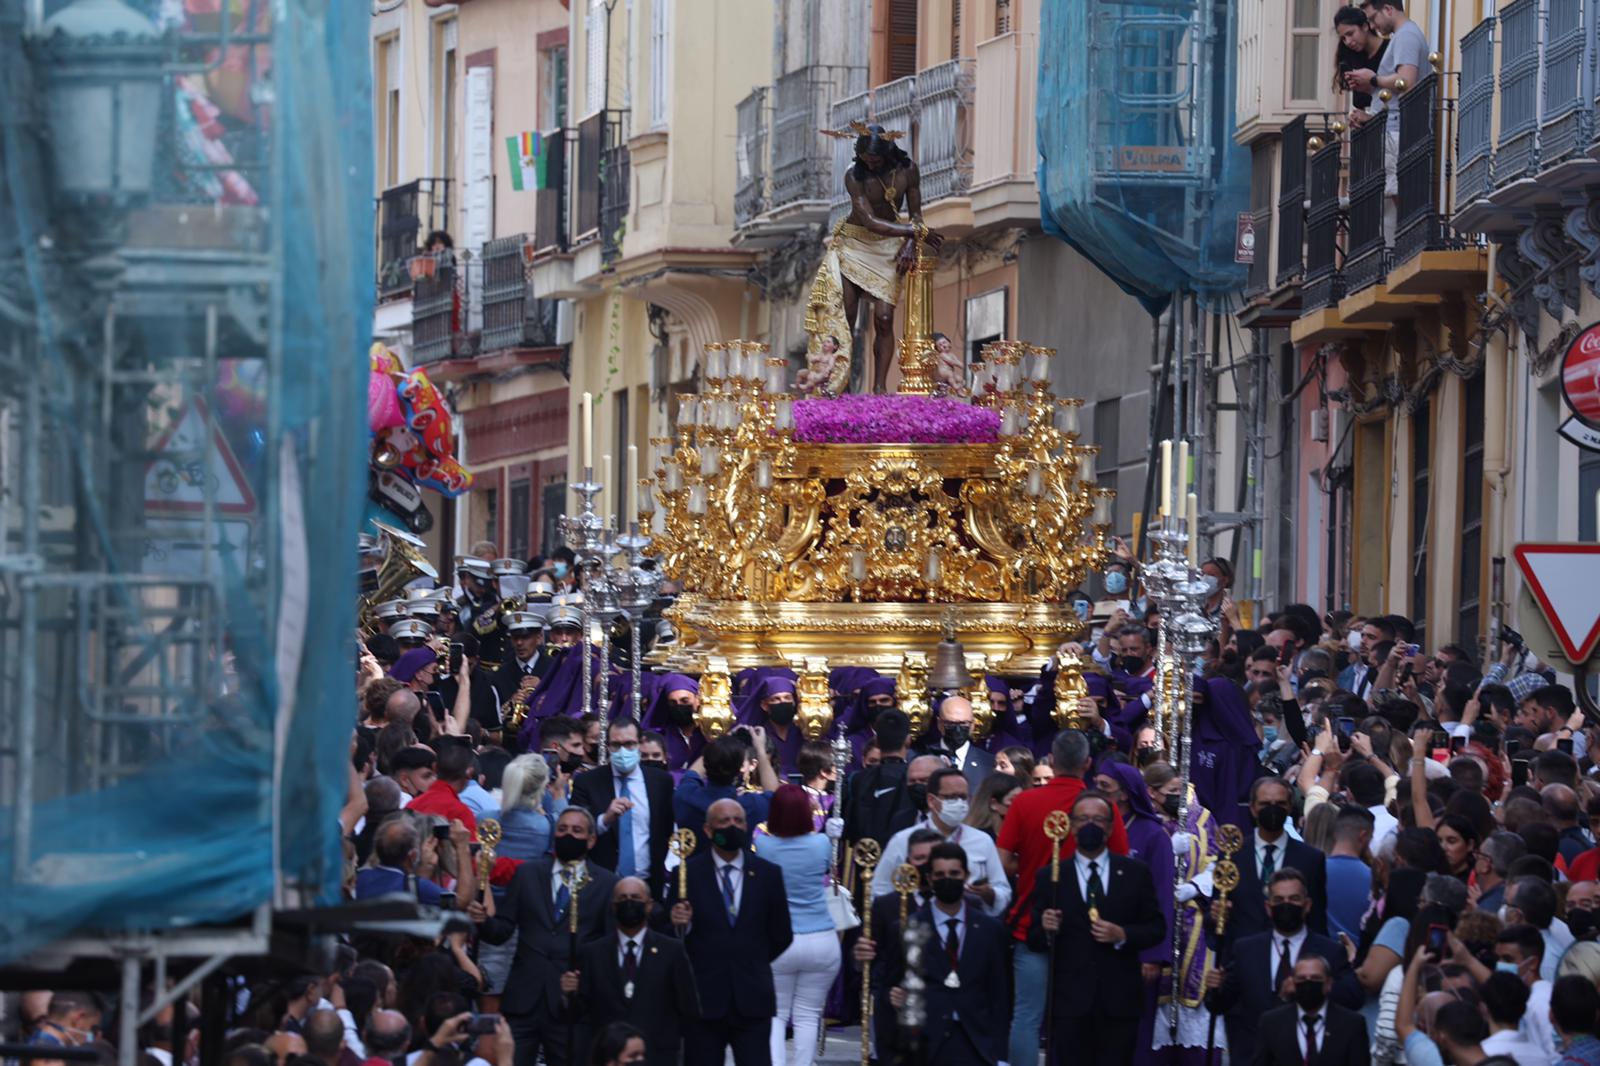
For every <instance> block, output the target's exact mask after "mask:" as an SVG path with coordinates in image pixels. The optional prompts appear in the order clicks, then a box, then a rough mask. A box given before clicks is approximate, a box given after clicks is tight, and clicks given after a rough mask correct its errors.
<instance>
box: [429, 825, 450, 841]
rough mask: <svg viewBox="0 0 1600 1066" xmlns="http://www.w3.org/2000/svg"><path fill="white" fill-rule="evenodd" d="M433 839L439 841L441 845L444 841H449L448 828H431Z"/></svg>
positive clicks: (446, 826)
mask: <svg viewBox="0 0 1600 1066" xmlns="http://www.w3.org/2000/svg"><path fill="white" fill-rule="evenodd" d="M433 839H435V840H437V841H439V843H441V844H442V843H444V842H445V841H446V840H449V839H450V827H449V826H448V825H436V826H434V827H433Z"/></svg>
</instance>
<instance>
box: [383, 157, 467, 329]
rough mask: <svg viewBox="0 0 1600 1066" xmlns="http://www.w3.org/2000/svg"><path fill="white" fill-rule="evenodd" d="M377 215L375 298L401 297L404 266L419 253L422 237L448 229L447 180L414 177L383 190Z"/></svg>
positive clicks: (406, 290)
mask: <svg viewBox="0 0 1600 1066" xmlns="http://www.w3.org/2000/svg"><path fill="white" fill-rule="evenodd" d="M377 212H378V220H377V223H378V299H379V300H380V301H381V300H391V299H399V298H404V297H405V296H407V295H409V294H410V292H411V280H412V279H411V273H410V268H409V266H408V264H409V263H410V261H411V259H412V258H413V257H415V256H417V255H418V254H419V253H420V252H421V251H422V240H423V237H424V236H426V235H427V234H429V233H431V232H433V231H434V230H436V229H448V228H449V219H450V179H449V178H417V179H416V180H414V181H408V182H406V183H405V184H404V185H396V186H394V187H393V188H389V189H385V190H384V191H383V193H382V195H380V196H379V197H378V202H377Z"/></svg>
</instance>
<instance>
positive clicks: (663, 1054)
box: [573, 930, 700, 1066]
mask: <svg viewBox="0 0 1600 1066" xmlns="http://www.w3.org/2000/svg"><path fill="white" fill-rule="evenodd" d="M619 943H620V938H619V937H618V936H617V935H612V936H608V937H606V938H605V939H603V940H595V941H592V942H590V943H589V944H588V945H586V946H585V947H584V949H583V955H582V962H581V964H580V974H579V979H578V995H577V998H576V1000H575V1001H574V1002H573V1009H574V1010H575V1011H576V1012H577V1014H578V1018H579V1021H580V1022H581V1024H582V1025H583V1027H584V1031H585V1032H586V1033H587V1034H589V1038H592V1037H593V1035H594V1034H595V1033H598V1032H599V1031H600V1030H601V1029H603V1028H604V1027H605V1026H606V1025H608V1024H610V1023H611V1022H628V1023H629V1024H630V1025H632V1026H633V1027H634V1028H636V1029H638V1030H639V1031H640V1032H641V1033H643V1034H644V1041H645V1048H646V1049H647V1052H648V1057H647V1058H646V1059H645V1061H646V1062H647V1063H648V1064H649V1066H672V1064H674V1063H676V1062H677V1061H678V1058H679V1054H680V1052H681V1051H682V1050H683V1030H684V1027H685V1026H686V1025H687V1024H688V1023H690V1022H694V1021H698V1020H699V1018H700V998H699V996H698V994H697V993H696V992H695V984H694V971H693V969H692V968H691V967H690V966H689V955H688V953H687V952H686V951H685V950H684V947H683V943H682V942H681V941H678V940H674V939H673V938H671V937H667V936H662V935H661V934H660V933H657V932H654V931H651V930H646V931H645V934H644V943H643V945H642V949H641V951H640V954H639V972H638V974H637V976H636V977H635V978H634V982H633V984H634V988H633V998H632V999H629V998H628V997H627V996H626V995H625V994H624V987H623V980H622V964H621V963H620V962H619V961H618V959H617V951H618V947H617V945H618V944H619Z"/></svg>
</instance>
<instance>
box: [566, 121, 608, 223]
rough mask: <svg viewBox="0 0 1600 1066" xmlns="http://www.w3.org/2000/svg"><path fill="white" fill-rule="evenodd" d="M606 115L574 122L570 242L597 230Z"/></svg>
mask: <svg viewBox="0 0 1600 1066" xmlns="http://www.w3.org/2000/svg"><path fill="white" fill-rule="evenodd" d="M605 136H606V116H605V112H603V111H596V112H595V113H594V114H592V115H590V116H589V117H588V118H586V119H583V120H582V121H580V122H579V123H578V159H577V175H576V180H575V181H574V182H573V187H572V199H573V207H574V211H573V218H572V240H573V241H574V242H576V241H580V240H584V239H585V238H588V237H590V236H593V235H594V234H596V233H598V232H599V231H600V170H601V162H600V160H601V156H602V155H603V154H604V151H605Z"/></svg>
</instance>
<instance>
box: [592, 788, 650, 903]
mask: <svg viewBox="0 0 1600 1066" xmlns="http://www.w3.org/2000/svg"><path fill="white" fill-rule="evenodd" d="M624 781H626V782H627V785H628V798H629V799H631V800H632V801H633V810H631V811H629V812H628V826H629V828H631V829H632V830H633V873H634V876H635V877H642V878H644V879H645V880H647V881H648V880H649V879H650V790H649V789H648V788H646V787H645V784H644V774H642V773H640V772H639V771H638V770H637V769H635V770H634V771H633V773H631V774H628V775H626V776H624V775H622V774H619V773H617V771H616V770H615V769H613V770H612V771H611V789H612V792H613V793H614V794H615V795H616V796H617V798H618V799H621V798H622V785H623V782H624ZM599 821H600V832H602V833H609V832H611V830H612V829H613V828H614V827H613V825H612V824H611V820H610V819H609V818H605V817H601V818H600V819H599Z"/></svg>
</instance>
